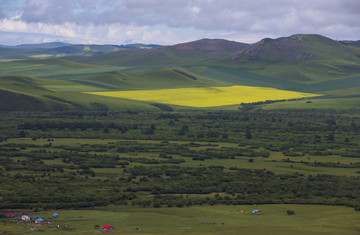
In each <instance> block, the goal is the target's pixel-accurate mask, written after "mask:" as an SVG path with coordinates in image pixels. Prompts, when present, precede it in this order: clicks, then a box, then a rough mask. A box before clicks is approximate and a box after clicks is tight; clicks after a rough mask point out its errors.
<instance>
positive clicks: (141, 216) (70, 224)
mask: <svg viewBox="0 0 360 235" xmlns="http://www.w3.org/2000/svg"><path fill="white" fill-rule="evenodd" d="M254 208H259V209H261V210H262V211H263V212H264V214H263V215H253V214H252V212H251V211H252V209H254ZM287 210H292V211H294V212H295V214H294V215H288V214H287V213H286V211H287ZM33 214H34V215H38V216H42V217H43V218H50V221H51V222H52V224H51V225H43V226H39V227H37V228H38V230H40V227H41V234H97V233H100V231H101V230H102V227H103V226H104V225H109V226H112V227H114V228H115V230H114V231H112V232H111V231H109V233H110V234H137V233H140V234H154V235H155V234H204V235H205V234H220V233H225V234H234V235H235V234H239V233H250V234H259V233H263V232H266V233H267V234H274V235H275V234H289V233H291V234H321V233H324V232H325V233H326V234H330V235H332V234H334V235H335V234H345V235H352V234H354V235H355V234H358V231H359V225H358V223H357V221H359V219H360V217H359V213H357V212H355V211H354V210H352V209H351V208H346V207H334V206H316V205H239V206H225V205H222V206H221V205H218V206H194V207H185V208H136V207H124V206H111V207H106V208H94V209H92V210H89V209H81V210H60V211H59V214H60V215H59V218H57V219H53V218H52V211H48V212H39V213H33ZM155 218H156V219H155ZM7 220H9V219H7ZM10 220H11V219H10ZM0 221H1V225H2V227H1V228H2V230H7V231H9V232H8V233H7V234H29V232H31V231H30V229H29V228H28V227H27V225H25V224H15V223H9V222H8V221H7V222H6V223H4V218H1V219H0ZM58 224H59V225H61V227H60V228H58V227H57V225H58ZM65 226H67V227H65ZM136 228H140V229H141V231H136ZM33 233H34V234H36V232H35V231H33ZM30 234H32V233H30Z"/></svg>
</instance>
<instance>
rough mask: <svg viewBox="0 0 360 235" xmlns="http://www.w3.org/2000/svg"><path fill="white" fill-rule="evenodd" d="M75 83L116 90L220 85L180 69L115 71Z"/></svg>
mask: <svg viewBox="0 0 360 235" xmlns="http://www.w3.org/2000/svg"><path fill="white" fill-rule="evenodd" d="M74 81H75V82H80V83H84V84H89V85H92V86H99V87H104V88H107V89H115V90H119V89H120V90H121V89H151V88H174V87H193V86H214V85H219V84H220V83H219V82H218V81H216V80H213V79H209V78H206V77H204V76H199V75H197V74H194V73H192V72H190V71H187V70H186V69H183V68H178V67H171V68H162V69H156V70H151V71H146V72H141V73H137V74H130V73H126V72H123V71H113V72H107V73H101V74H97V75H95V76H91V77H86V78H82V79H79V80H74Z"/></svg>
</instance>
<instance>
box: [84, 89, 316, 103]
mask: <svg viewBox="0 0 360 235" xmlns="http://www.w3.org/2000/svg"><path fill="white" fill-rule="evenodd" d="M87 93H88V94H95V95H101V96H109V97H117V98H126V99H132V100H141V101H148V102H156V103H165V104H173V105H181V106H191V107H213V106H224V105H233V104H241V103H254V102H259V101H266V100H287V99H299V98H306V97H316V96H320V95H319V94H309V93H300V92H294V91H284V90H278V89H274V88H264V87H250V86H230V87H201V88H179V89H161V90H138V91H108V92H87Z"/></svg>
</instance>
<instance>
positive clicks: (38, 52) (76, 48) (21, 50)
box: [0, 42, 161, 59]
mask: <svg viewBox="0 0 360 235" xmlns="http://www.w3.org/2000/svg"><path fill="white" fill-rule="evenodd" d="M156 47H161V45H156V44H140V43H138V44H127V45H92V44H89V45H87V44H70V43H62V42H50V43H41V44H21V45H17V46H3V45H2V46H0V58H8V59H9V58H12V59H29V58H58V57H64V56H74V55H76V56H95V55H101V54H106V53H110V52H114V51H119V50H126V49H149V48H156Z"/></svg>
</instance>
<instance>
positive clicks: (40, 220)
mask: <svg viewBox="0 0 360 235" xmlns="http://www.w3.org/2000/svg"><path fill="white" fill-rule="evenodd" d="M43 221H44V219H43V218H41V217H39V218H37V219H36V220H35V223H37V224H39V223H41V222H43Z"/></svg>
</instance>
